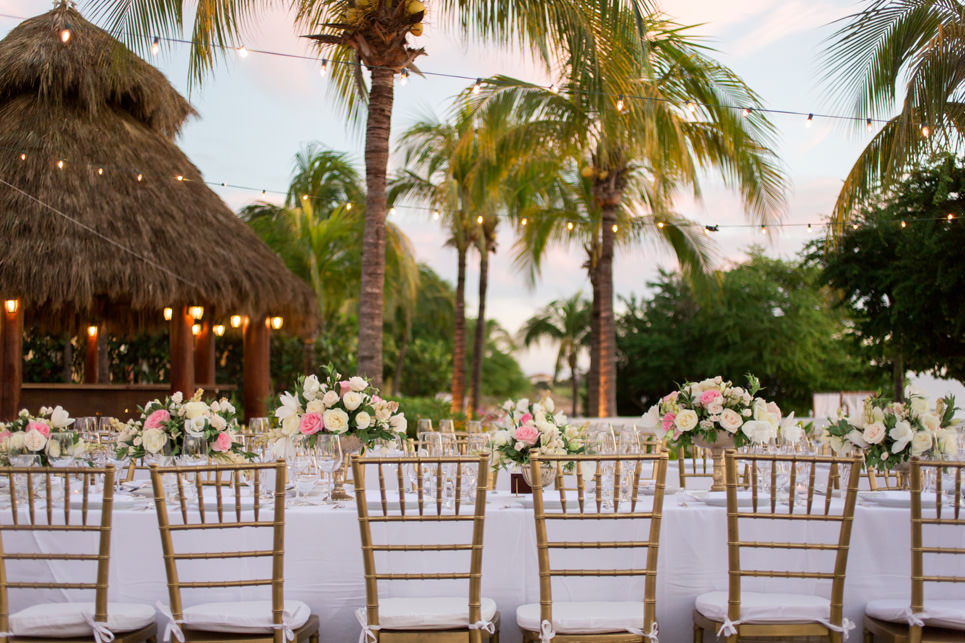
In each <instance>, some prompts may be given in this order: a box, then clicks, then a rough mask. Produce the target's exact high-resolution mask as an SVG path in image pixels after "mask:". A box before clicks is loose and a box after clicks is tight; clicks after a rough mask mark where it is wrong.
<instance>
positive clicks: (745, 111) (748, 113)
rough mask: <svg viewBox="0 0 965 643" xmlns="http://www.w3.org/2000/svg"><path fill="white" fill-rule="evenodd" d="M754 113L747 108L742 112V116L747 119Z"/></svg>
mask: <svg viewBox="0 0 965 643" xmlns="http://www.w3.org/2000/svg"><path fill="white" fill-rule="evenodd" d="M752 111H753V110H752V109H751V108H750V107H745V108H744V109H742V110H741V114H743V115H744V118H747V117H748V116H750V115H751V112H752Z"/></svg>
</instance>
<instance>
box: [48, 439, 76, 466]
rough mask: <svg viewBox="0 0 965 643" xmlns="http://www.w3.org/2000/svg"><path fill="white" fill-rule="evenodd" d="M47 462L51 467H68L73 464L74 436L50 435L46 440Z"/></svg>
mask: <svg viewBox="0 0 965 643" xmlns="http://www.w3.org/2000/svg"><path fill="white" fill-rule="evenodd" d="M46 450H47V461H48V462H50V466H52V467H69V466H71V465H72V464H74V456H75V451H74V434H73V433H51V434H50V437H49V438H47V447H46Z"/></svg>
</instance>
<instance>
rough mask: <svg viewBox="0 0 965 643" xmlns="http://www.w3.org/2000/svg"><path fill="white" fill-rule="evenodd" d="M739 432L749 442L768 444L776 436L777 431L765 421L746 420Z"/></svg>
mask: <svg viewBox="0 0 965 643" xmlns="http://www.w3.org/2000/svg"><path fill="white" fill-rule="evenodd" d="M741 431H742V432H743V433H744V435H746V436H747V437H748V438H750V440H751V442H758V443H764V442H770V441H771V439H773V438H775V437H776V436H777V429H775V428H774V425H772V424H771V423H770V422H767V421H766V420H748V421H747V422H744V424H742V425H741Z"/></svg>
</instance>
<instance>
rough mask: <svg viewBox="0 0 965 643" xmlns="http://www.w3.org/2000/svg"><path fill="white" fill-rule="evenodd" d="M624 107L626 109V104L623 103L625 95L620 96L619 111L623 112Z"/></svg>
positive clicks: (618, 100)
mask: <svg viewBox="0 0 965 643" xmlns="http://www.w3.org/2000/svg"><path fill="white" fill-rule="evenodd" d="M624 107H626V103H624V101H623V94H620V95H619V96H618V97H617V111H618V112H622V111H623V108H624Z"/></svg>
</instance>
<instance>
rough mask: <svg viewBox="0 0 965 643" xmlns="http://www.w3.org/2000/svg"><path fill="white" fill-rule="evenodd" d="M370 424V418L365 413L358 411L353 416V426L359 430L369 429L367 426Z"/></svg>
mask: <svg viewBox="0 0 965 643" xmlns="http://www.w3.org/2000/svg"><path fill="white" fill-rule="evenodd" d="M371 423H372V416H370V415H369V414H368V413H366V412H365V411H359V412H358V413H356V414H355V426H357V427H358V428H360V429H367V428H369V424H371Z"/></svg>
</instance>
